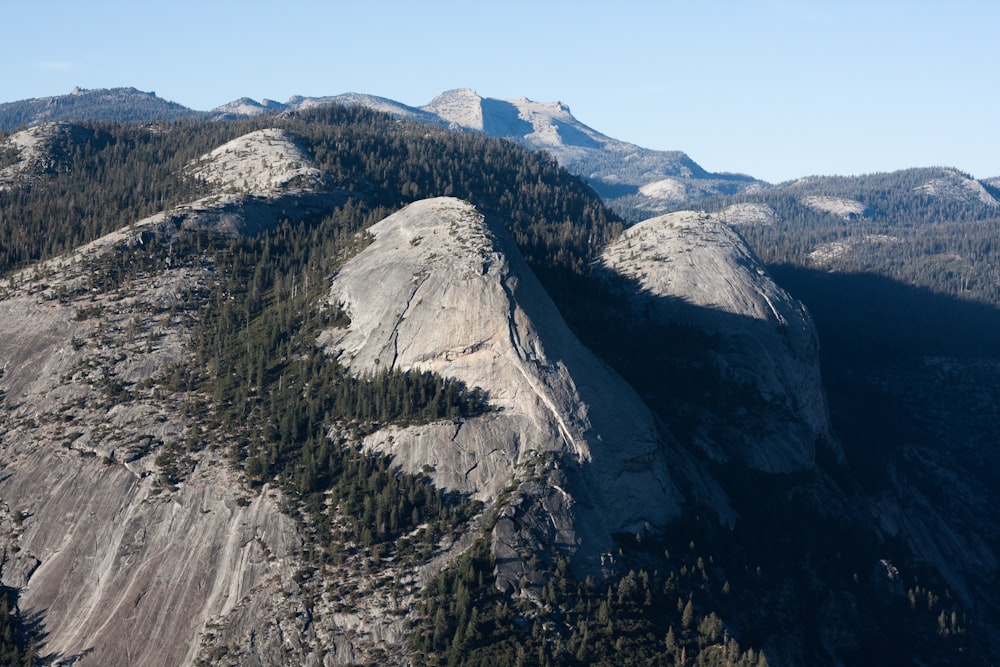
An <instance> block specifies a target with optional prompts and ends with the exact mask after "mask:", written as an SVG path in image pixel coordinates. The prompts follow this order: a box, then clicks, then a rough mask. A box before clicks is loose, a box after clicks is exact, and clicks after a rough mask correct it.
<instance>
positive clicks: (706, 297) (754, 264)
mask: <svg viewBox="0 0 1000 667" xmlns="http://www.w3.org/2000/svg"><path fill="white" fill-rule="evenodd" d="M603 262H604V265H605V267H607V268H608V269H609V270H611V271H612V272H614V273H616V274H618V275H621V276H624V277H625V278H627V279H628V280H629V281H631V283H632V284H633V286H634V290H635V294H634V300H635V301H636V303H637V304H641V312H645V313H649V317H652V318H653V319H654V320H657V321H659V322H661V323H664V324H670V325H680V326H683V327H686V328H689V329H692V330H695V331H699V332H701V333H702V334H703V335H704V338H705V344H706V346H707V349H709V350H710V364H711V368H706V369H704V370H705V372H714V373H716V374H718V375H719V376H721V378H722V379H723V381H724V382H725V384H726V385H728V386H735V387H744V388H745V390H746V392H745V395H744V396H742V397H738V398H737V399H736V400H735V402H734V406H735V407H736V409H738V410H739V411H740V412H741V414H739V415H737V417H738V421H739V422H740V423H741V424H742V426H743V428H741V429H740V431H739V432H738V433H736V432H733V433H729V434H728V436H727V437H726V438H719V437H717V436H713V435H711V431H712V428H711V427H712V425H713V424H717V423H719V422H725V421H730V422H731V417H732V415H726V418H725V419H717V418H713V417H711V415H704V416H703V417H702V427H703V429H702V431H703V432H702V434H701V436H700V441H701V444H702V445H703V446H704V447H705V448H706V450H707V451H708V452H709V454H710V455H712V456H713V457H715V458H718V459H720V460H728V459H735V460H737V461H741V462H743V463H745V464H747V465H749V466H751V467H753V468H756V469H759V470H763V471H765V472H791V471H795V470H802V469H804V468H808V467H811V466H812V464H813V461H814V456H815V446H816V444H817V442H819V441H828V440H829V425H828V423H827V413H826V404H825V399H824V397H823V390H822V384H821V381H820V374H819V365H818V357H817V350H818V342H817V337H816V332H815V329H814V327H813V324H812V320H811V319H810V317H809V315H808V313H806V311H805V308H804V307H803V306H802V304H801V303H799V302H798V301H796V300H795V299H793V298H792V297H791V296H789V295H788V293H786V292H785V291H784V290H782V289H781V288H780V287H778V286H777V285H776V284H775V283H774V281H772V280H771V278H770V277H769V276H768V275H767V273H766V271H765V270H764V268H763V266H762V265H761V264H760V263H759V262H758V261H757V259H756V258H755V257H754V256H753V254H752V253H751V252H750V250H749V248H747V246H746V244H745V243H743V241H742V239H740V238H739V236H738V235H737V234H736V233H735V232H733V231H732V229H730V228H729V226H728V225H726V224H725V223H724V222H722V221H721V220H719V219H717V218H716V217H714V216H711V215H708V214H705V213H698V212H692V211H682V212H679V213H671V214H668V215H664V216H660V217H656V218H651V219H649V220H646V221H644V222H641V223H639V224H638V225H635V226H633V227H631V228H629V229H627V230H626V231H625V232H624V233H623V234H622V235H621V237H620V238H619V239H617V240H616V241H615V242H614V243H613V244H611V245H610V246H609V247H608V248H607V249H606V250H605V252H604V255H603ZM713 400H715V399H713ZM716 404H717V405H722V403H718V402H717V403H716ZM720 416H721V415H720Z"/></svg>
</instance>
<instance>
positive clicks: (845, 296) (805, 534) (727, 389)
mask: <svg viewBox="0 0 1000 667" xmlns="http://www.w3.org/2000/svg"><path fill="white" fill-rule="evenodd" d="M595 273H596V275H594V276H591V277H590V278H588V279H587V281H586V282H585V283H584V285H585V287H584V288H582V289H579V290H578V291H577V292H576V293H574V294H569V295H562V298H561V299H560V303H565V304H567V305H566V306H564V312H565V314H566V317H567V319H568V320H569V321H570V322H571V326H572V328H573V330H574V331H575V332H576V333H577V335H578V336H580V338H581V339H582V340H583V341H584V342H585V344H586V345H588V346H589V347H590V348H591V349H593V350H595V351H596V352H597V353H598V354H599V356H601V357H602V358H603V359H604V360H605V361H606V362H607V363H609V364H610V365H611V366H612V367H614V368H615V369H616V370H617V371H618V372H619V373H620V374H622V375H623V376H624V377H625V379H626V380H627V381H629V382H630V383H631V384H632V385H633V386H634V387H635V388H636V390H637V391H638V392H639V393H640V395H641V396H642V398H643V399H644V400H645V401H646V403H647V404H648V405H649V407H650V408H651V409H652V410H653V411H654V412H655V413H656V414H657V415H659V416H660V417H661V418H662V419H663V421H664V422H665V423H666V424H667V425H668V426H669V428H670V429H671V431H672V432H673V433H674V435H675V436H676V437H677V439H678V440H679V441H680V443H681V445H682V446H683V447H685V448H686V449H687V450H688V451H690V452H692V453H695V455H696V457H697V458H699V460H700V465H702V466H703V469H705V470H707V471H709V472H710V474H711V475H712V476H713V477H714V479H716V480H717V481H719V482H720V483H721V485H722V487H723V488H724V489H725V491H726V493H727V494H728V495H729V497H730V499H731V501H732V504H733V507H734V509H735V510H736V512H737V514H738V515H739V519H738V522H737V525H736V526H735V527H734V528H732V529H730V530H729V531H728V533H727V532H725V531H723V532H722V533H720V534H719V536H718V539H719V540H720V541H721V544H723V545H725V546H724V547H720V548H725V549H731V550H732V551H733V552H734V553H735V554H736V556H735V557H736V558H737V559H739V560H737V562H740V561H745V562H747V563H750V562H763V563H768V564H769V565H770V567H772V568H777V569H778V570H780V571H782V573H783V574H782V581H783V582H784V584H783V585H788V582H791V581H797V582H798V583H797V584H796V585H797V587H798V588H797V590H798V591H799V592H798V593H796V595H799V594H802V595H804V596H805V598H808V597H809V595H812V596H814V598H810V599H809V600H808V601H807V600H806V599H805V598H803V599H802V601H801V604H804V605H805V606H804V607H803V608H802V609H800V610H799V611H798V612H796V613H797V614H798V615H799V618H800V621H801V623H802V624H803V627H808V628H812V630H811V631H812V632H815V633H816V634H817V637H818V636H819V634H821V633H822V632H823V631H824V630H823V627H824V625H825V624H826V622H827V621H824V620H823V619H822V618H821V616H820V615H815V616H814V614H816V612H817V610H818V609H820V608H821V607H823V605H835V604H836V603H835V602H834V598H835V597H836V594H835V593H830V591H833V590H836V588H837V586H838V585H839V586H846V587H847V588H850V586H851V584H850V582H851V581H855V582H856V581H857V577H858V574H859V573H861V576H862V577H865V576H868V575H870V574H871V572H872V568H873V567H875V569H876V570H877V569H878V568H877V564H878V563H879V562H880V560H881V559H888V561H887V562H892V563H896V564H897V565H899V566H900V569H901V570H903V571H905V572H906V573H907V574H906V576H907V577H909V578H908V579H907V580H906V581H905V582H903V583H904V584H905V586H912V585H913V577H915V576H920V577H922V579H921V580H920V581H921V585H923V586H925V587H927V586H928V582H934V581H937V582H938V583H937V584H933V583H932V584H931V585H932V586H934V585H937V586H938V587H939V588H938V590H941V591H944V590H946V589H950V591H951V592H952V593H954V594H956V595H957V596H958V599H959V600H960V601H961V602H960V604H961V605H962V606H961V608H962V609H964V610H966V611H968V612H969V613H970V614H972V615H973V616H971V618H974V619H975V620H974V622H975V623H976V624H977V625H978V630H976V631H975V632H973V633H972V636H971V637H970V638H969V641H971V642H977V643H981V642H986V643H990V642H992V641H993V640H992V639H990V637H991V636H993V634H992V630H993V629H995V625H994V623H995V621H994V620H993V619H994V612H996V611H997V610H998V608H1000V599H998V597H997V595H996V593H995V590H994V589H993V588H991V587H992V586H994V585H995V584H994V583H993V582H994V581H995V577H996V574H997V558H996V557H997V555H998V554H1000V522H998V520H997V518H996V517H995V516H993V513H990V512H985V513H984V511H983V509H984V508H989V507H996V506H997V505H998V504H1000V484H998V480H997V475H996V473H995V471H996V470H997V469H998V466H1000V448H998V447H997V442H996V433H1000V410H998V407H997V406H1000V335H998V333H1000V310H997V309H995V308H992V307H989V306H986V305H982V304H976V303H969V302H964V301H960V300H957V299H953V298H948V297H946V296H941V295H937V294H933V293H931V292H929V291H927V290H920V289H915V288H912V287H909V286H906V285H903V284H900V283H896V282H894V281H891V280H887V279H885V278H881V277H878V276H845V275H837V274H824V273H820V272H813V271H805V270H801V269H793V268H789V267H778V268H776V269H775V270H774V271H773V273H772V275H773V276H774V277H775V279H776V281H777V282H778V283H779V284H780V285H781V286H782V287H784V288H785V289H786V290H787V291H788V292H789V293H791V294H792V296H794V297H796V298H798V299H799V300H801V301H802V302H803V303H805V304H806V306H807V308H808V309H809V310H810V312H811V314H812V315H813V318H814V322H815V324H816V328H817V332H818V337H819V346H820V362H821V369H822V374H823V388H824V391H825V393H826V396H827V400H828V406H829V411H830V417H831V423H832V429H833V431H834V437H835V438H836V439H837V441H838V443H839V444H840V446H841V448H842V450H843V452H844V459H843V460H840V461H838V460H836V459H835V458H834V457H831V456H828V455H826V453H825V452H824V450H823V449H822V448H817V461H816V470H815V471H804V472H801V473H795V474H791V475H788V474H767V473H762V472H758V471H754V470H751V469H749V468H747V467H746V466H743V465H741V464H739V463H735V462H730V463H726V464H719V463H716V462H713V461H712V460H711V457H709V456H708V455H707V454H705V453H704V452H702V453H701V454H700V455H699V449H700V446H699V444H698V443H697V442H696V439H697V438H698V437H699V436H700V435H701V434H703V433H704V428H703V427H704V426H705V425H706V424H709V425H711V426H712V430H711V431H710V435H711V437H713V438H717V439H720V440H721V441H722V442H723V443H727V444H728V446H732V444H733V443H734V442H739V441H738V440H734V438H740V437H742V436H743V435H744V434H745V430H746V429H747V427H748V424H750V423H752V420H753V419H754V418H762V419H764V420H765V421H766V420H774V419H780V416H779V415H776V414H774V413H773V412H770V413H768V410H770V409H771V408H770V407H768V406H767V405H766V403H765V402H763V401H762V400H761V397H760V396H759V395H755V393H754V392H753V391H752V387H748V386H743V385H740V384H739V383H735V384H734V383H733V382H732V381H731V378H727V377H725V376H724V374H723V372H721V371H720V370H719V366H718V361H717V360H718V356H719V355H725V354H727V353H729V352H732V349H731V348H727V346H729V345H732V343H733V341H735V340H738V339H735V338H730V339H729V340H728V341H727V339H726V337H725V336H718V335H713V334H710V333H707V332H706V331H705V330H702V329H700V328H698V327H697V326H690V325H688V324H684V323H699V322H700V323H710V324H712V325H713V328H714V329H715V330H723V331H725V330H733V329H735V330H743V331H746V332H747V335H748V336H750V335H753V332H754V330H755V329H757V328H760V327H770V328H773V327H774V326H775V324H774V323H770V322H763V321H760V320H755V319H753V318H749V317H744V316H738V315H733V314H730V313H725V312H721V311H715V310H713V309H710V308H703V307H700V306H695V305H692V304H690V303H687V302H685V301H684V300H683V299H679V298H663V297H658V296H654V295H650V294H648V293H643V290H642V288H641V287H640V285H639V284H638V282H637V281H634V280H629V279H626V278H623V277H622V276H619V275H616V274H608V273H607V272H604V271H602V270H598V271H596V272H595ZM636 297H640V298H636ZM633 304H638V305H633ZM663 311H667V312H669V313H671V321H672V322H673V323H672V324H671V323H663V322H660V323H657V322H656V321H655V319H654V318H653V317H652V314H653V313H655V312H663ZM928 357H937V358H939V359H941V358H945V357H947V358H948V361H947V362H939V361H938V362H936V361H933V360H931V361H928V359H927V358H928ZM723 368H724V365H723ZM762 408H763V412H762ZM779 426H780V424H779ZM693 511H697V510H694V509H692V507H690V506H689V508H688V510H687V514H691V513H692V512H693ZM897 518H899V521H898V522H896V523H893V521H894V520H895V519H897ZM702 528H703V529H704V528H707V526H706V524H704V523H703V524H702ZM703 539H707V538H705V537H704V536H703ZM871 576H873V577H874V576H876V575H871ZM817 581H823V582H824V583H823V584H822V586H825V587H826V588H825V589H824V590H826V592H821V591H820V590H819V589H814V586H815V585H816V583H815V582H817ZM873 581H874V580H873ZM810 582H811V583H810ZM838 582H839V583H838ZM776 583H777V582H776ZM897 585H899V584H897ZM847 588H845V589H844V590H847ZM901 590H904V589H901ZM803 591H812V593H810V594H806V593H803ZM869 594H870V595H875V598H872V600H869V602H871V603H872V604H875V602H874V601H875V599H876V598H877V597H878V596H877V595H876V594H875V592H874V591H871V592H869V593H864V594H863V595H862V597H864V595H869ZM859 595H861V594H859ZM866 599H867V598H866ZM886 599H888V598H886ZM860 600H861V598H859V602H860ZM883 602H885V599H883V600H882V602H879V604H882V603H883ZM885 603H886V604H888V603H887V602H885ZM768 604H775V605H778V606H779V607H780V605H781V604H785V603H784V602H781V603H779V602H778V601H777V600H772V601H770V602H766V601H764V602H762V603H761V613H762V618H763V617H764V616H766V613H765V612H764V608H766V607H767V606H768ZM850 616H851V615H850V614H848V615H847V616H845V617H844V618H843V619H841V620H842V622H843V623H845V624H852V622H851V621H849V620H847V619H848V617H850ZM864 616H865V614H864V613H862V615H861V616H859V617H858V618H856V619H855V621H856V623H854V624H853V626H854V627H855V630H857V628H858V627H860V625H858V624H865V623H870V624H871V628H877V629H875V630H872V632H874V633H875V634H873V635H871V636H870V637H867V635H866V637H867V638H866V639H865V642H869V641H870V642H871V644H872V646H881V647H883V648H886V649H888V648H889V647H892V646H895V649H893V650H897V649H898V648H899V647H900V646H902V645H904V644H906V645H908V644H910V643H911V642H909V640H906V641H904V642H902V643H898V642H895V643H894V642H891V641H889V640H888V639H886V638H885V637H882V638H879V637H881V634H880V633H889V632H901V633H902V634H904V635H905V634H907V633H912V632H915V633H917V635H915V636H921V635H920V633H922V632H924V630H920V629H919V627H918V626H917V625H913V626H912V628H911V629H910V630H906V631H904V630H903V629H902V628H901V627H899V625H898V623H896V622H894V621H892V620H891V619H890V618H888V617H886V618H884V619H881V620H878V621H876V619H874V618H867V619H866V620H865V619H863V618H862V617H864ZM773 620H774V619H773V618H772V621H773ZM931 620H932V621H933V619H931ZM756 623H757V621H754V620H751V619H747V624H748V627H756V626H755V624H756ZM760 623H761V626H760V627H762V628H766V627H767V625H768V621H760ZM762 632H764V633H765V634H766V632H767V631H766V630H762ZM866 632H867V631H866ZM861 634H865V633H864V632H862V633H861ZM887 636H888V635H886V637H887ZM914 646H915V645H914ZM911 648H912V650H913V651H914V652H915V653H914V654H915V655H916V654H917V653H919V651H920V649H919V648H914V647H911ZM985 650H986V651H987V652H988V651H989V650H990V649H988V648H987V649H985Z"/></svg>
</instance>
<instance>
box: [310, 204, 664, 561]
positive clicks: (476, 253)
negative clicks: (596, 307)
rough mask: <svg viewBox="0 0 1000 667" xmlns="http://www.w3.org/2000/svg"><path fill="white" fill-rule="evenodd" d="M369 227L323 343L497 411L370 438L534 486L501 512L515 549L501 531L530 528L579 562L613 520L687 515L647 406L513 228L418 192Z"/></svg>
mask: <svg viewBox="0 0 1000 667" xmlns="http://www.w3.org/2000/svg"><path fill="white" fill-rule="evenodd" d="M370 232H371V234H372V236H373V237H374V240H373V242H372V244H371V245H370V246H369V247H368V248H366V249H365V250H364V251H363V252H361V253H360V254H359V255H357V256H356V257H355V258H353V259H352V260H351V261H350V262H349V263H348V264H347V265H346V266H345V267H344V268H343V270H342V271H340V273H339V274H338V275H337V276H336V277H335V278H334V280H333V284H332V287H331V292H330V299H331V300H332V301H333V302H335V303H339V304H341V305H342V306H343V307H345V308H346V309H347V311H348V312H349V314H350V316H351V325H350V327H349V328H348V329H346V330H332V331H330V332H328V334H327V335H326V336H325V339H324V342H325V343H326V344H327V345H328V346H329V348H330V349H331V350H332V351H336V352H337V353H338V354H339V355H340V357H341V360H342V361H343V362H345V363H346V364H348V365H349V366H350V367H351V368H352V369H354V370H355V371H356V372H359V373H361V372H370V371H374V370H376V369H379V368H385V367H394V368H399V369H402V370H407V369H421V370H425V369H426V370H433V371H435V372H437V373H440V374H442V375H445V376H449V377H454V378H457V379H459V380H461V381H463V382H465V383H466V384H467V385H468V386H470V387H480V388H482V389H483V390H485V391H486V392H487V394H488V396H489V400H490V403H491V404H492V405H493V406H494V407H495V408H496V410H495V411H494V412H491V413H489V414H486V415H484V416H481V417H477V418H474V419H469V420H466V421H464V422H460V423H452V422H447V423H436V424H431V425H428V426H420V427H412V428H399V429H391V430H386V431H382V432H380V433H377V434H375V435H373V436H371V437H370V438H369V439H368V441H367V446H368V447H370V448H372V449H374V450H378V451H382V452H385V453H389V454H392V455H393V456H394V457H395V461H396V462H398V463H400V464H401V465H402V466H403V468H404V469H406V470H409V471H411V472H420V471H428V470H429V471H432V472H431V475H432V477H433V478H434V479H435V481H436V482H437V483H438V484H440V485H441V486H444V487H446V488H449V489H453V490H457V491H460V492H463V493H466V494H470V495H472V496H474V497H476V498H479V499H481V500H483V501H487V502H489V501H493V500H495V499H496V498H497V497H498V496H499V495H500V494H501V492H502V491H503V490H504V488H505V487H506V486H507V485H508V484H510V483H511V481H513V480H517V481H518V482H519V484H518V485H516V486H517V489H518V491H517V493H516V494H515V495H517V494H527V495H529V496H531V497H530V498H528V499H527V500H526V501H525V502H523V503H521V501H520V500H518V501H517V502H512V503H511V504H510V505H509V506H508V510H507V511H506V512H505V513H504V515H503V519H502V520H501V521H500V522H498V527H497V529H496V530H497V531H498V532H497V533H496V534H495V538H496V540H495V541H496V542H497V543H496V544H495V547H496V548H498V549H499V551H500V552H505V550H507V551H511V552H516V551H517V545H515V544H505V543H503V542H504V540H513V541H515V542H516V541H517V540H520V539H521V537H524V536H523V534H522V535H521V537H517V535H516V534H517V533H518V531H521V532H522V533H523V530H527V529H528V527H532V526H533V527H534V528H532V530H535V531H536V534H535V535H534V538H533V539H534V540H537V541H538V543H540V544H541V545H543V547H544V546H545V545H555V546H557V547H559V548H560V549H561V550H563V551H565V552H568V553H571V554H572V553H575V554H577V556H578V558H577V559H576V562H577V564H578V565H581V566H584V567H585V566H586V564H587V563H589V564H591V565H593V564H594V563H597V562H598V559H599V557H600V554H601V553H602V552H603V551H605V550H608V549H609V548H610V547H611V539H610V537H611V535H612V534H613V533H615V532H618V531H623V530H630V531H635V530H643V529H644V526H648V525H654V526H655V525H662V524H663V523H665V522H666V521H668V520H669V519H671V518H673V517H674V516H676V515H677V513H678V511H679V500H680V498H679V494H678V492H677V490H676V488H675V486H674V482H673V481H672V480H671V478H670V475H669V474H668V470H667V461H666V459H665V454H664V450H663V447H662V445H661V443H660V442H659V437H658V435H657V431H656V428H655V425H654V423H653V420H652V417H651V416H650V414H649V412H648V411H647V409H646V408H645V406H644V405H643V404H642V403H641V401H639V400H638V398H637V397H636V396H635V394H634V392H633V391H632V390H631V389H630V388H629V387H628V386H627V385H626V384H625V382H624V381H623V380H621V379H620V378H619V377H618V376H617V375H616V374H614V373H613V372H611V371H610V370H609V369H608V368H607V367H606V366H604V365H603V364H602V363H601V362H599V361H598V360H597V359H596V358H595V357H594V356H592V354H591V353H590V352H589V351H588V350H586V349H585V348H584V347H583V346H582V345H581V344H580V343H579V342H578V341H577V340H576V339H575V338H574V337H573V335H572V334H571V333H570V332H569V330H568V329H567V327H566V325H565V324H564V322H563V321H562V319H561V317H560V316H559V314H558V312H557V311H556V309H555V307H554V305H553V304H552V303H551V301H550V300H549V298H548V296H547V295H546V294H545V293H544V291H543V290H542V288H541V286H540V285H539V284H538V282H537V280H536V279H535V278H534V275H533V274H532V273H531V272H530V270H529V269H528V268H527V266H526V265H525V264H524V262H523V260H522V259H521V258H520V256H519V254H518V253H517V250H516V248H515V246H514V245H513V242H512V240H511V239H509V238H508V237H507V236H506V233H505V232H503V231H502V230H500V229H499V228H498V227H496V226H494V225H491V224H490V223H489V222H487V221H486V220H485V219H484V218H483V216H482V215H480V214H479V213H478V212H477V211H476V210H475V209H474V208H473V207H472V206H471V205H469V204H467V203H465V202H462V201H459V200H456V199H450V198H441V199H432V200H426V201H421V202H417V203H414V204H411V205H410V206H408V207H407V208H406V209H404V210H402V211H400V212H398V213H396V214H394V215H392V216H390V217H389V218H387V219H385V220H383V221H382V222H380V223H378V224H376V225H375V226H373V227H372V228H371V229H370ZM529 482H534V483H535V484H534V486H532V485H531V484H529ZM538 482H543V483H538ZM532 489H533V490H532ZM518 503H521V505H520V506H521V507H522V510H518V509H516V508H517V507H518V506H519V505H518ZM524 508H528V509H524ZM505 530H506V531H507V534H506V535H505V536H502V537H498V536H499V535H500V534H501V533H503V532H504V531H505ZM539 531H540V532H541V533H542V534H537V533H538V532H539ZM528 532H531V530H529V531H528ZM524 539H528V538H524ZM498 555H500V554H498ZM509 555H510V562H511V563H512V567H514V568H515V569H516V561H517V558H515V554H514V553H510V554H509ZM499 560H501V562H503V561H504V559H503V558H499ZM503 578H504V574H503V573H502V572H501V579H503ZM515 579H516V578H515Z"/></svg>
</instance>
